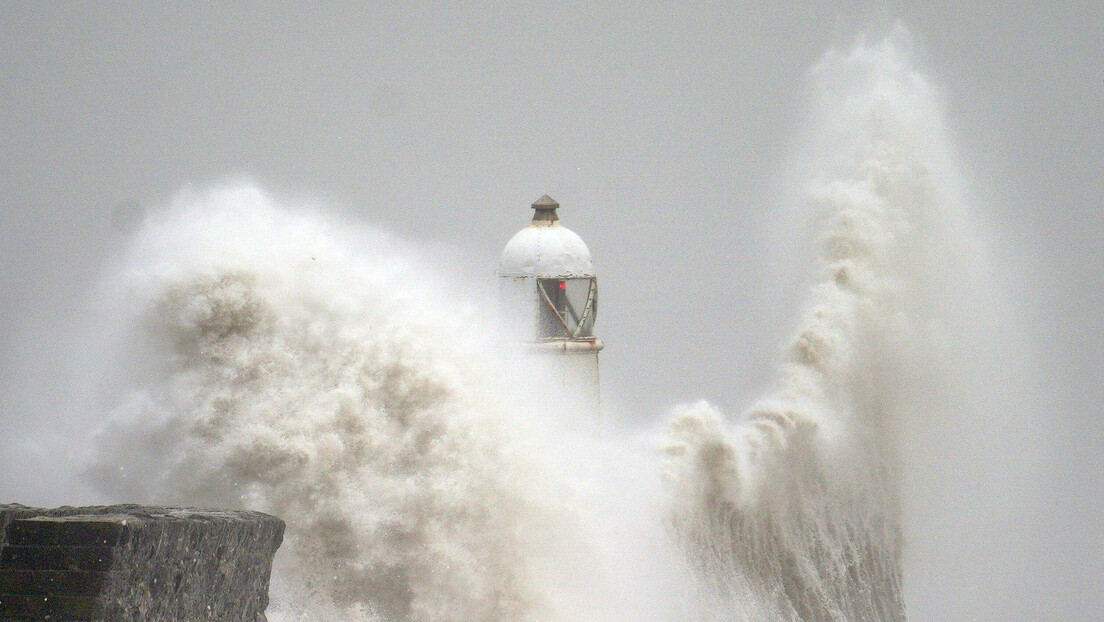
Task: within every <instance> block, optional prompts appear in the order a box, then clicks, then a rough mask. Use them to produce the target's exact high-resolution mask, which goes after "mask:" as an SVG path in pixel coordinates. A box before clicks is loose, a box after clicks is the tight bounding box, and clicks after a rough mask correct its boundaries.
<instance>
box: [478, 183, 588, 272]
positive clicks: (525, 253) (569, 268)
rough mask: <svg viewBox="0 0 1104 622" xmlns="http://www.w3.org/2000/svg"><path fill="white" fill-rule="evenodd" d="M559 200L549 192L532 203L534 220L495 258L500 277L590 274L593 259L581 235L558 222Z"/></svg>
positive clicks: (511, 239)
mask: <svg viewBox="0 0 1104 622" xmlns="http://www.w3.org/2000/svg"><path fill="white" fill-rule="evenodd" d="M557 207H559V204H558V203H556V202H555V201H553V200H552V199H551V198H549V197H548V195H545V196H543V197H541V198H540V199H539V200H537V202H536V203H534V204H533V209H535V210H537V211H536V214H535V215H534V217H533V223H532V224H531V225H529V226H528V227H526V228H524V229H522V230H521V231H518V232H517V233H516V234H515V235H514V237H512V238H510V241H509V242H507V243H506V248H504V249H502V255H501V256H500V257H499V260H498V274H499V276H503V277H530V278H534V277H536V278H554V277H558V278H577V277H593V276H594V263H593V262H592V261H591V258H590V250H589V249H587V246H586V244H585V243H584V242H583V239H582V238H580V237H579V236H578V235H577V234H576V233H575V232H574V231H572V230H570V229H568V228H567V227H564V226H563V225H561V224H559V222H558V221H559V218H558V216H557V215H556V208H557Z"/></svg>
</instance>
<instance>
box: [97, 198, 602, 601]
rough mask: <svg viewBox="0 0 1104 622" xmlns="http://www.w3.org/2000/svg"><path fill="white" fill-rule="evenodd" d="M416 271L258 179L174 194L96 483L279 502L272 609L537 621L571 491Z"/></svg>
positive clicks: (143, 283)
mask: <svg viewBox="0 0 1104 622" xmlns="http://www.w3.org/2000/svg"><path fill="white" fill-rule="evenodd" d="M428 281H429V279H428V278H427V277H426V275H425V274H424V270H422V269H421V268H419V266H417V265H416V262H414V261H413V260H412V259H411V253H409V252H406V251H403V250H401V249H399V248H397V247H396V245H395V244H394V243H393V242H392V241H389V240H388V239H387V238H386V237H385V236H383V235H381V234H379V233H374V232H372V231H369V230H365V229H356V228H352V227H349V226H347V225H341V224H339V223H337V222H334V221H330V220H327V219H326V218H325V217H323V216H321V215H319V214H312V213H310V212H309V211H302V210H300V211H298V212H297V211H293V210H287V209H284V208H281V207H279V206H278V205H276V203H275V202H274V201H272V200H271V199H270V198H268V197H267V196H265V195H264V194H263V193H261V192H260V191H258V190H256V189H255V188H252V187H250V186H248V185H245V186H237V187H229V188H224V189H218V190H213V191H210V192H208V193H205V194H194V193H193V194H185V195H182V196H181V197H179V198H178V199H177V200H176V201H175V203H174V205H173V206H172V207H171V209H170V210H168V212H167V214H166V215H164V216H162V217H161V218H160V219H159V220H158V221H155V222H153V223H151V224H150V225H148V226H147V227H146V228H145V230H144V232H143V233H142V235H141V237H140V239H139V240H138V242H137V243H136V245H135V248H134V250H133V252H132V254H131V257H130V258H129V261H128V263H127V268H126V269H125V270H124V271H123V272H122V273H121V274H120V275H119V278H118V282H117V284H116V285H117V287H116V293H115V295H116V296H119V297H122V298H125V299H127V300H129V301H130V312H129V314H130V316H131V318H132V321H133V335H132V337H131V341H130V344H129V345H128V348H129V351H128V353H127V356H129V357H132V358H135V357H136V358H137V359H138V362H137V363H136V364H135V365H133V369H132V370H131V376H130V378H129V379H128V380H127V381H126V382H124V384H125V385H126V386H124V387H123V388H122V390H120V391H119V394H118V395H117V396H116V399H115V404H116V405H115V407H114V409H113V411H112V413H111V421H110V423H109V425H108V426H107V427H106V428H105V429H104V430H102V431H101V433H100V438H99V443H98V446H99V449H98V458H97V460H96V462H95V464H94V466H93V467H92V469H91V471H90V475H91V477H92V478H93V479H95V480H96V482H97V483H98V484H99V486H100V487H101V488H103V489H105V490H108V491H110V492H111V493H112V494H113V496H115V497H117V498H120V499H130V500H135V499H140V500H151V501H152V500H156V501H157V502H168V503H179V504H192V505H200V506H219V507H248V508H252V509H259V510H263V511H267V512H271V513H273V514H276V515H278V516H280V517H282V518H284V519H285V520H286V521H287V524H288V531H287V538H286V540H285V544H284V547H283V549H282V550H281V555H280V557H279V564H278V566H277V568H276V572H275V578H274V581H275V582H276V583H275V584H274V606H273V610H274V613H272V614H271V615H270V617H271V619H273V620H299V619H302V620H335V621H336V620H342V621H350V620H459V619H464V620H529V619H548V617H549V615H548V612H550V611H554V610H555V609H556V602H555V600H556V599H555V591H556V590H557V589H558V588H557V579H556V577H555V576H552V574H551V573H549V572H543V571H542V570H541V569H542V567H548V566H554V565H557V564H558V565H559V566H564V565H565V563H560V562H556V563H555V564H554V563H553V562H552V561H550V560H551V559H552V558H554V557H555V556H557V555H559V551H561V550H567V549H571V550H573V551H574V552H575V553H577V554H579V555H580V556H582V557H585V554H586V552H585V550H584V547H583V546H581V545H575V546H570V547H568V546H566V544H565V541H570V539H571V535H570V534H571V533H572V530H573V529H574V526H573V519H572V517H571V515H570V514H571V510H570V507H571V503H570V497H569V496H566V493H565V494H559V492H558V490H559V489H560V488H561V484H560V482H558V481H557V480H556V479H555V477H553V476H552V475H550V473H552V470H551V469H549V468H546V466H545V465H542V464H541V461H540V460H539V459H538V458H534V457H533V456H535V455H536V454H537V452H536V451H535V450H534V446H533V445H534V442H535V439H522V437H521V435H520V434H519V430H523V429H525V427H526V425H525V422H524V421H522V420H520V419H519V418H518V417H516V416H514V415H513V414H512V412H511V411H510V409H509V408H508V407H507V406H508V404H509V401H508V399H507V398H506V397H504V391H503V390H502V389H501V388H500V387H499V386H497V385H496V384H495V380H496V379H500V378H502V377H503V376H502V374H498V375H497V376H496V374H495V372H494V368H495V363H494V361H492V360H491V359H490V357H489V356H488V355H487V353H486V352H485V351H483V350H482V349H481V347H480V341H479V339H478V337H479V335H476V334H473V332H472V331H471V330H470V328H467V327H470V326H472V325H475V324H476V323H477V320H478V318H477V317H474V313H467V314H465V313H464V312H463V310H462V309H460V308H457V307H456V306H452V307H450V306H448V305H444V304H441V302H440V297H441V296H440V294H439V293H438V292H436V291H435V290H434V288H433V287H432V286H431V285H429V284H428Z"/></svg>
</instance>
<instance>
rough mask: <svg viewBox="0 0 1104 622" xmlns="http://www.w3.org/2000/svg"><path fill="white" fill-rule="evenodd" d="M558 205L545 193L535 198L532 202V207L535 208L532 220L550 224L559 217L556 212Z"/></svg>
mask: <svg viewBox="0 0 1104 622" xmlns="http://www.w3.org/2000/svg"><path fill="white" fill-rule="evenodd" d="M559 206H560V204H559V203H557V202H556V200H555V199H553V198H552V197H550V196H548V195H547V194H546V195H544V196H542V197H541V198H539V199H537V200H536V201H535V202H534V203H533V209H534V210H536V211H535V212H534V213H533V222H534V223H539V222H543V223H545V224H552V223H553V222H555V221H557V220H559V219H560V217H559V216H558V215H557V214H556V208H557V207H559Z"/></svg>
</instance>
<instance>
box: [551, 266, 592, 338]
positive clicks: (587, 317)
mask: <svg viewBox="0 0 1104 622" xmlns="http://www.w3.org/2000/svg"><path fill="white" fill-rule="evenodd" d="M537 294H538V300H537V307H538V309H539V312H538V314H537V322H538V331H539V333H538V334H539V336H540V337H541V338H542V339H585V338H588V337H590V336H591V335H592V333H593V328H594V316H595V313H596V311H597V308H598V288H597V284H596V283H595V280H594V279H593V278H574V279H537Z"/></svg>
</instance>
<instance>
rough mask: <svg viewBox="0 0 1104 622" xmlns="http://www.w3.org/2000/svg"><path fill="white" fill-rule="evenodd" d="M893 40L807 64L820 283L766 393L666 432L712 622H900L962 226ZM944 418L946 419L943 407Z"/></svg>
mask: <svg viewBox="0 0 1104 622" xmlns="http://www.w3.org/2000/svg"><path fill="white" fill-rule="evenodd" d="M908 48H909V45H908V36H907V33H906V32H904V30H903V29H902V28H898V29H897V30H895V31H894V32H893V33H892V34H891V35H890V36H889V37H887V38H886V39H884V40H882V41H880V42H878V43H876V44H872V45H868V44H864V43H860V44H859V45H857V46H856V47H855V48H854V49H852V50H851V51H849V52H846V53H836V52H833V53H829V54H828V55H827V56H825V58H824V59H822V60H821V62H820V63H819V64H818V65H817V66H816V67H815V68H814V69H813V71H812V76H811V81H812V84H813V88H814V91H815V97H814V99H815V101H814V107H813V121H812V123H811V125H810V130H809V135H808V136H807V137H806V139H807V140H806V141H805V144H806V145H807V147H806V149H807V153H806V154H805V157H806V158H807V160H806V162H805V165H806V167H807V169H808V171H810V172H812V173H813V175H814V176H813V178H812V183H811V184H810V185H809V190H808V193H807V204H808V205H809V207H810V209H809V210H808V211H807V212H806V214H807V217H809V218H817V219H819V220H820V221H821V222H823V223H824V225H823V233H822V235H821V237H820V239H819V247H820V254H819V265H820V274H821V276H820V279H819V281H818V282H817V283H816V284H815V285H813V286H812V288H811V290H810V293H809V302H808V310H807V311H806V314H805V317H804V320H803V321H802V323H801V326H800V328H799V330H798V331H797V335H796V336H795V337H794V339H793V340H792V342H791V343H790V344H789V346H788V347H787V348H786V351H785V355H784V357H783V360H782V364H781V369H780V373H779V379H778V381H777V386H776V387H775V389H774V390H773V391H772V392H771V393H770V395H769V396H768V397H766V398H764V399H762V400H761V401H760V402H759V403H758V404H756V405H754V406H753V407H752V408H751V409H750V410H749V411H748V412H746V413H745V414H744V415H743V416H742V417H740V418H738V419H737V420H735V421H734V422H731V423H729V422H726V421H725V419H724V417H723V416H722V415H721V414H720V413H719V412H718V411H716V409H714V408H713V407H711V406H709V405H708V404H705V403H700V404H696V405H689V406H685V407H682V408H681V409H680V410H679V411H678V412H677V413H676V415H675V417H674V419H673V421H672V423H671V425H670V431H669V443H668V446H667V451H668V454H669V467H668V468H669V477H670V478H671V479H672V481H673V482H674V486H673V490H674V491H675V493H674V495H673V496H672V498H671V508H672V510H671V511H672V526H673V529H674V530H675V532H676V533H677V534H678V536H679V539H680V541H681V542H682V543H683V548H684V550H685V551H686V552H687V554H688V555H689V556H690V558H691V559H692V561H693V564H694V565H695V566H696V567H697V568H698V569H699V574H700V576H701V577H702V579H703V581H704V582H705V583H706V584H707V585H708V586H709V589H711V590H712V592H713V598H715V599H716V601H717V603H718V606H720V607H722V608H725V609H727V610H728V611H729V612H730V613H729V614H728V615H725V614H721V616H722V619H781V620H805V621H813V620H816V621H819V620H900V619H903V618H904V616H905V613H904V599H903V592H902V563H901V560H902V544H903V536H902V531H903V526H902V516H901V509H900V506H901V499H900V488H901V482H902V469H903V458H902V451H901V439H902V432H903V429H904V428H907V427H908V426H910V425H913V424H914V422H916V421H918V420H925V421H927V422H928V423H929V424H931V425H939V423H940V421H941V420H942V419H943V418H944V417H945V416H947V413H946V412H945V411H946V410H947V409H948V408H949V407H950V404H949V403H948V402H946V401H941V399H940V396H939V395H938V392H937V391H933V387H932V386H931V383H930V382H928V381H927V380H928V379H929V378H931V377H932V373H931V372H930V371H929V370H930V369H932V368H936V367H939V366H940V365H941V364H942V363H943V361H942V360H941V358H940V347H939V344H940V341H941V340H940V338H939V337H940V336H939V331H940V328H941V325H940V313H941V311H942V308H941V304H942V303H941V296H942V295H943V294H944V293H945V292H946V291H947V290H948V289H949V288H951V287H952V286H953V285H954V284H955V281H954V280H953V279H952V278H950V277H949V276H947V275H948V274H950V273H951V271H952V270H953V267H954V263H953V262H954V260H955V259H956V258H957V254H958V252H959V249H958V247H957V245H958V244H959V243H960V240H959V238H960V237H961V235H962V233H963V231H962V230H961V228H960V225H961V223H960V222H959V220H960V218H959V217H960V214H961V205H960V200H959V197H958V195H957V189H956V187H955V180H954V178H953V176H952V175H950V174H949V172H948V170H947V166H948V164H947V162H948V161H949V142H948V139H947V134H946V131H945V129H944V128H943V121H942V118H941V112H940V106H939V102H938V98H937V96H936V93H935V92H934V90H933V88H932V87H931V85H930V84H929V83H928V81H927V80H926V79H925V78H924V77H923V76H922V75H921V74H919V73H918V72H917V71H916V70H915V68H914V66H913V64H912V62H911V59H910V53H909V49H908ZM940 411H942V412H940Z"/></svg>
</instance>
